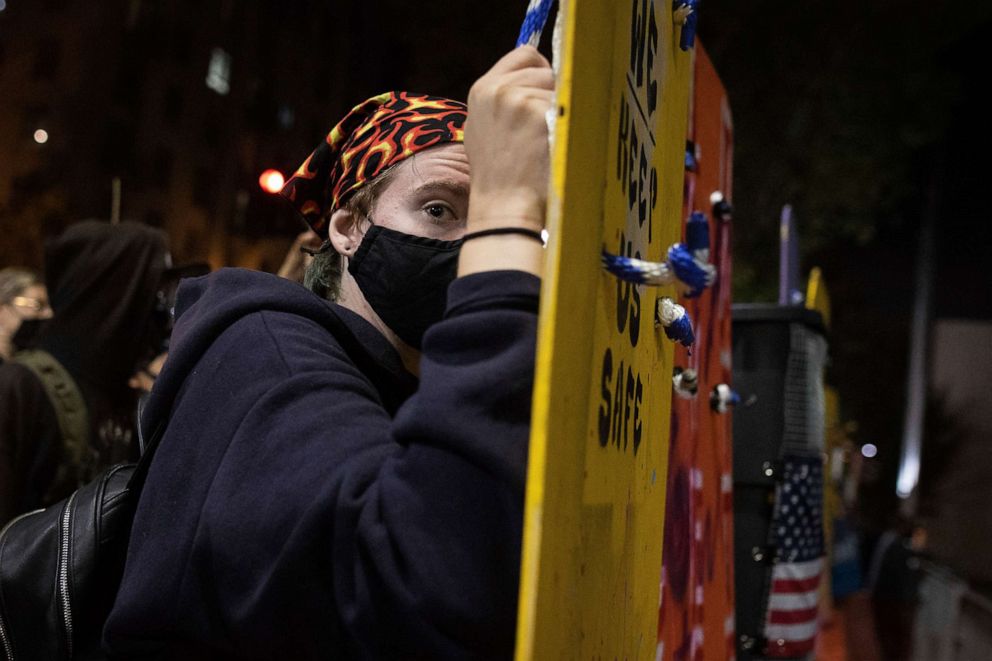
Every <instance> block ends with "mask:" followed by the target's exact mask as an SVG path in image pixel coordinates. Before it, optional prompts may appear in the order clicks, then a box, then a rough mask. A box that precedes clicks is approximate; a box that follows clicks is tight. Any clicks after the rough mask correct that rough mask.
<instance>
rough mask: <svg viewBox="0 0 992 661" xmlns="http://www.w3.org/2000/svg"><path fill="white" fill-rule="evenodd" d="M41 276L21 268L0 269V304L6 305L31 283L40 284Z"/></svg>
mask: <svg viewBox="0 0 992 661" xmlns="http://www.w3.org/2000/svg"><path fill="white" fill-rule="evenodd" d="M40 284H41V277H39V276H38V274H37V273H35V272H34V271H31V270H28V269H23V268H14V267H10V268H5V269H0V305H7V304H8V303H10V302H11V301H13V300H14V299H15V298H17V297H18V296H20V295H21V294H23V293H24V290H25V289H27V288H28V287H30V286H32V285H40Z"/></svg>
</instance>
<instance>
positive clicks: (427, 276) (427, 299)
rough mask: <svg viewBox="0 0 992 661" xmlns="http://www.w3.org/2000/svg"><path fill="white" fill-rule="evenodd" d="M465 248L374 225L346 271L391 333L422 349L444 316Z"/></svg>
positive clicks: (457, 244) (456, 244)
mask: <svg viewBox="0 0 992 661" xmlns="http://www.w3.org/2000/svg"><path fill="white" fill-rule="evenodd" d="M461 246H462V242H461V240H457V241H439V240H437V239H428V238H426V237H423V236H412V235H410V234H404V233H402V232H396V231H394V230H391V229H386V228H384V227H380V226H379V225H373V226H372V227H370V228H369V230H368V232H366V233H365V238H363V239H362V243H361V245H359V246H358V250H356V251H355V255H354V256H353V257H352V258H351V259H350V260H349V262H348V271H349V272H350V273H351V275H352V276H354V278H355V282H357V283H358V288H359V289H361V290H362V293H363V294H364V295H365V299H366V300H367V301H368V302H369V305H371V306H372V309H373V310H375V311H376V314H378V315H379V317H381V318H382V320H383V321H384V322H385V323H386V325H387V326H389V328H390V330H392V331H393V332H394V333H396V335H398V336H399V338H400V339H401V340H403V341H404V342H406V343H407V344H409V345H410V346H411V347H414V348H416V349H420V344H421V342H422V341H423V338H424V333H425V332H426V331H427V328H428V327H429V326H430V325H431V324H434V323H436V322H438V321H440V320H441V318H442V317H443V316H444V309H445V305H446V304H447V299H448V285H449V284H451V282H452V281H453V280H454V279H455V277H456V276H457V275H458V251H459V250H460V249H461Z"/></svg>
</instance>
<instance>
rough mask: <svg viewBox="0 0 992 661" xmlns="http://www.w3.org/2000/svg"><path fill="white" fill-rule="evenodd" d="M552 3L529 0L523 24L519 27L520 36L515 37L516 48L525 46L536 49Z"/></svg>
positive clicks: (551, 1) (542, 0)
mask: <svg viewBox="0 0 992 661" xmlns="http://www.w3.org/2000/svg"><path fill="white" fill-rule="evenodd" d="M553 2H554V0H530V4H528V5H527V14H526V15H525V16H524V23H523V25H521V26H520V36H518V37H517V48H519V47H521V46H525V45H527V46H534V47H536V46H537V44H538V43H540V41H541V33H542V32H543V31H544V24H545V23H547V22H548V14H550V13H551V4H552V3H553Z"/></svg>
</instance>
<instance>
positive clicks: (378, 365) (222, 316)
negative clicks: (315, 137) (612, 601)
mask: <svg viewBox="0 0 992 661" xmlns="http://www.w3.org/2000/svg"><path fill="white" fill-rule="evenodd" d="M552 87H553V76H552V73H551V68H550V65H549V64H548V62H547V61H546V60H545V59H544V58H543V57H541V56H540V54H539V53H538V52H537V50H535V49H534V48H531V47H524V48H520V49H517V50H515V51H513V52H511V53H510V54H508V55H507V56H505V57H504V58H503V59H501V60H500V61H499V62H498V63H497V64H496V65H495V66H494V67H493V68H492V69H491V70H490V71H489V73H487V74H486V75H485V76H483V77H482V78H481V79H479V81H477V82H476V84H475V85H474V86H473V88H472V92H471V93H470V95H469V103H468V111H467V113H466V106H465V104H462V103H460V102H457V101H452V100H450V99H444V98H439V97H433V96H426V95H419V94H412V93H408V92H391V93H386V94H382V95H379V96H376V97H373V98H371V99H369V100H367V101H365V102H364V103H362V104H359V105H358V106H356V107H355V108H354V109H353V110H352V111H351V112H350V113H349V114H348V115H347V116H346V117H345V118H344V119H343V120H342V121H341V122H339V123H338V124H337V125H336V126H335V127H334V128H333V129H332V130H331V132H330V133H329V134H328V135H327V137H326V139H325V140H324V142H322V143H321V144H320V145H319V146H318V148H317V149H316V150H315V151H314V152H313V154H311V156H310V157H309V158H308V159H307V160H306V162H305V163H304V164H303V165H302V166H301V167H300V169H299V170H298V171H297V173H296V175H295V176H294V177H293V178H292V179H290V181H289V182H288V183H287V187H286V189H284V191H283V194H284V195H286V197H287V198H288V199H289V200H290V201H291V202H292V204H293V205H294V207H295V208H296V209H297V210H298V211H300V213H301V214H302V215H303V217H304V218H305V219H306V221H307V223H308V224H309V225H310V227H311V229H313V231H314V232H315V233H317V234H318V236H319V237H320V239H321V240H323V241H324V242H325V243H324V246H323V251H322V252H321V254H320V256H319V257H320V259H318V260H315V261H314V265H313V267H317V268H319V269H320V273H319V274H318V275H319V277H317V278H310V277H308V280H310V281H313V282H316V285H315V287H314V289H317V290H319V291H320V293H321V295H320V296H318V295H315V294H314V293H313V292H311V291H307V290H306V289H305V288H303V287H301V286H299V285H298V284H296V283H293V282H290V281H288V280H286V279H283V278H279V277H277V276H274V275H271V274H266V273H258V272H251V271H244V270H240V269H222V270H220V271H218V272H216V273H214V274H212V275H211V276H209V277H206V278H199V279H196V280H187V281H184V283H183V285H182V286H181V287H180V291H179V296H178V300H177V308H176V328H175V333H174V335H173V342H172V345H171V348H170V354H169V360H168V361H167V362H166V364H165V367H164V369H163V370H162V373H161V375H160V377H159V379H158V381H157V382H156V384H155V389H154V390H153V391H152V395H151V398H150V400H149V402H148V407H147V409H146V412H145V414H144V416H143V417H142V428H143V430H144V432H145V437H146V438H152V437H153V435H154V433H156V432H157V431H160V430H164V433H163V435H162V436H161V441H160V442H159V444H158V449H157V450H156V453H155V457H154V461H152V463H151V466H150V469H149V473H148V478H147V482H146V483H145V485H144V488H143V489H142V492H141V498H140V501H139V503H138V507H137V511H136V514H135V518H134V525H133V528H132V531H131V537H130V541H129V545H128V554H127V563H126V566H125V569H124V577H123V579H122V582H121V587H120V590H119V591H118V593H117V598H116V601H115V604H114V608H113V610H112V611H111V614H110V617H109V619H108V621H107V624H106V626H105V628H104V649H105V651H106V652H107V653H108V655H109V656H110V657H111V658H127V659H483V658H500V659H503V658H510V657H511V656H512V654H513V646H514V632H515V624H516V606H517V585H518V582H519V568H520V547H521V536H522V528H523V495H524V482H525V474H526V465H527V443H528V438H529V430H530V401H531V394H532V382H533V371H534V347H535V340H536V329H537V305H538V291H539V288H540V280H539V275H540V272H541V267H542V264H543V254H544V251H543V245H542V241H541V234H540V231H541V229H542V228H543V225H544V205H545V197H546V194H547V185H548V134H547V124H546V121H545V115H546V112H547V111H548V109H549V108H550V107H551V90H552ZM466 117H468V119H467V121H466ZM463 140H464V144H463ZM470 167H471V175H470ZM470 192H471V202H470V201H469V198H470V195H469V193H470ZM313 267H311V268H313ZM328 298H330V299H334V300H335V301H336V302H334V303H332V302H329V301H328V300H327V299H328Z"/></svg>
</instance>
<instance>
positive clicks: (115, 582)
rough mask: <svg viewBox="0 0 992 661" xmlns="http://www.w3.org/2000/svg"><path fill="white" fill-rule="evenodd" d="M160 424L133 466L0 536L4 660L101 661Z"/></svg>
mask: <svg viewBox="0 0 992 661" xmlns="http://www.w3.org/2000/svg"><path fill="white" fill-rule="evenodd" d="M164 428H165V425H164V423H163V424H161V425H159V428H158V429H156V431H155V433H154V434H153V435H152V438H151V440H150V442H149V443H148V447H147V448H146V449H145V451H144V453H143V454H142V456H141V459H140V460H139V462H138V463H137V464H119V465H117V466H113V467H111V468H109V469H107V470H106V471H105V472H104V473H103V474H102V475H101V476H100V477H98V478H97V479H95V480H93V481H92V482H90V483H89V484H86V485H85V486H83V487H80V488H79V489H78V490H77V491H75V492H74V493H73V494H72V495H71V496H69V497H68V498H67V499H66V500H64V501H62V502H60V503H56V504H54V505H52V506H50V507H48V508H46V509H43V510H36V511H34V512H29V513H27V514H23V515H21V516H19V517H17V518H16V519H14V520H13V521H11V522H10V523H8V524H7V525H6V526H5V527H4V529H3V531H0V643H2V646H3V647H2V651H3V654H4V658H6V659H7V661H23V660H30V659H48V660H50V659H100V658H103V655H102V652H101V650H100V640H101V636H102V634H103V625H104V623H105V622H106V620H107V616H108V615H109V614H110V609H111V608H112V607H113V604H114V598H115V596H116V595H117V589H118V587H119V586H120V582H121V577H122V575H123V572H124V560H125V557H126V555H127V542H128V537H129V536H130V534H131V524H132V522H133V520H134V513H135V509H136V507H137V505H138V497H139V496H140V494H141V487H142V486H143V485H144V482H145V477H146V475H147V474H148V467H149V465H150V464H151V460H152V457H153V455H154V454H155V448H156V446H157V445H158V440H159V438H160V437H161V436H162V432H163V431H164Z"/></svg>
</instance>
